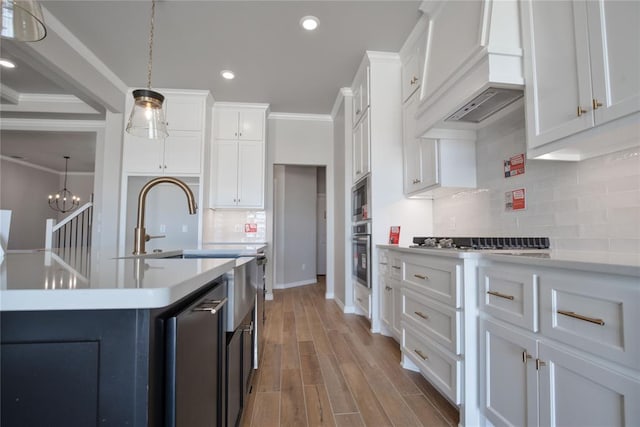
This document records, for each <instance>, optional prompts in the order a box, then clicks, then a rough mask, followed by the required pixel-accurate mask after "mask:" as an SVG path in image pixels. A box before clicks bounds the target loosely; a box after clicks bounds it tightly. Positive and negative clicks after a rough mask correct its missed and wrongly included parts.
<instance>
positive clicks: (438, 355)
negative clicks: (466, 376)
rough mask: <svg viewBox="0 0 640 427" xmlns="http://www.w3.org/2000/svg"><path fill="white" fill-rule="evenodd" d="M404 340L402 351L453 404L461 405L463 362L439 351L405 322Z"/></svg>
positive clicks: (403, 324) (403, 325)
mask: <svg viewBox="0 0 640 427" xmlns="http://www.w3.org/2000/svg"><path fill="white" fill-rule="evenodd" d="M402 330H403V339H402V343H403V345H402V351H403V353H404V354H405V355H406V356H407V357H408V358H409V359H411V360H412V361H413V362H414V363H415V364H416V365H418V367H419V368H420V371H421V372H422V373H423V374H424V375H425V376H426V377H427V379H429V381H430V382H431V383H432V384H433V385H434V386H436V387H437V388H438V389H439V390H440V391H441V392H442V393H444V394H445V395H446V396H447V397H448V398H449V399H450V400H451V401H452V402H455V403H456V404H460V403H461V400H462V399H461V396H462V385H461V384H460V383H459V379H460V378H461V372H462V371H461V369H462V361H461V360H460V359H458V358H453V357H451V356H449V355H447V354H446V353H445V352H443V351H441V350H439V349H438V348H437V347H436V346H435V345H432V344H429V340H428V339H426V338H425V337H423V336H421V335H420V334H419V333H417V332H416V331H415V330H413V329H411V328H410V327H409V326H408V325H407V324H406V323H405V322H403V323H402Z"/></svg>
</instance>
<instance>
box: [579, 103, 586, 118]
mask: <svg viewBox="0 0 640 427" xmlns="http://www.w3.org/2000/svg"><path fill="white" fill-rule="evenodd" d="M583 114H587V110H585V109H584V108H582V107H581V106H579V105H578V117H582V115H583Z"/></svg>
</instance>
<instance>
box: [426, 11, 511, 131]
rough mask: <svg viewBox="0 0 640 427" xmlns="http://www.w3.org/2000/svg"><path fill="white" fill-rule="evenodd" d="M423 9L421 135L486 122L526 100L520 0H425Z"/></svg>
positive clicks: (470, 127) (481, 125)
mask: <svg viewBox="0 0 640 427" xmlns="http://www.w3.org/2000/svg"><path fill="white" fill-rule="evenodd" d="M421 10H422V11H423V13H424V16H425V19H427V20H428V32H427V46H426V49H425V64H424V68H423V73H424V74H423V86H422V87H421V88H420V90H421V96H420V98H421V102H420V105H419V107H418V110H417V113H416V121H417V131H418V135H423V134H424V133H425V132H427V131H428V130H430V129H433V128H454V129H477V128H480V127H484V126H486V125H487V124H489V123H491V122H493V119H497V118H499V117H502V116H503V115H504V114H502V113H501V114H497V113H499V112H504V113H505V114H506V113H507V112H508V111H512V109H514V108H516V107H519V106H521V105H522V102H516V101H518V100H520V99H521V98H522V97H523V87H524V77H523V75H524V74H523V65H522V41H521V36H520V11H519V5H518V1H517V0H478V1H425V2H423V3H422V5H421ZM510 106H511V108H507V107H510Z"/></svg>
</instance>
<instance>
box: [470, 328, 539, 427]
mask: <svg viewBox="0 0 640 427" xmlns="http://www.w3.org/2000/svg"><path fill="white" fill-rule="evenodd" d="M480 337H481V338H480V339H481V342H482V344H483V348H484V353H483V354H482V356H483V357H481V359H480V360H481V366H480V373H481V375H482V380H481V384H482V390H481V393H480V394H481V396H482V398H481V402H480V406H481V408H482V411H483V412H484V414H485V416H486V418H487V419H488V420H489V421H491V423H493V424H494V425H496V426H514V427H519V426H536V425H538V376H537V371H536V366H535V360H534V358H535V356H536V353H537V351H536V340H535V339H533V338H531V337H528V336H526V335H524V334H521V333H519V332H518V331H517V330H516V329H515V328H509V327H506V326H502V325H499V324H498V323H496V322H493V321H491V320H483V321H482V322H481V325H480Z"/></svg>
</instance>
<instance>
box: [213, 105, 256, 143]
mask: <svg viewBox="0 0 640 427" xmlns="http://www.w3.org/2000/svg"><path fill="white" fill-rule="evenodd" d="M264 116H265V115H264V110H261V109H254V108H245V109H225V108H219V109H218V112H217V115H216V123H215V125H214V126H215V128H216V138H217V139H238V140H241V141H262V140H264V119H265V117H264Z"/></svg>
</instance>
